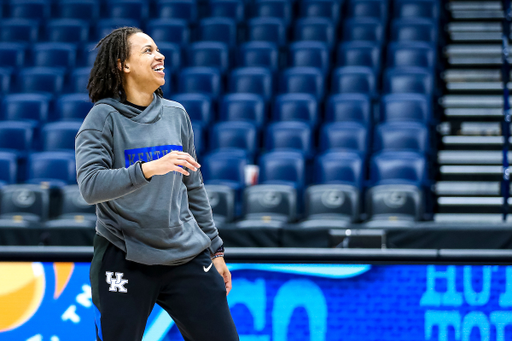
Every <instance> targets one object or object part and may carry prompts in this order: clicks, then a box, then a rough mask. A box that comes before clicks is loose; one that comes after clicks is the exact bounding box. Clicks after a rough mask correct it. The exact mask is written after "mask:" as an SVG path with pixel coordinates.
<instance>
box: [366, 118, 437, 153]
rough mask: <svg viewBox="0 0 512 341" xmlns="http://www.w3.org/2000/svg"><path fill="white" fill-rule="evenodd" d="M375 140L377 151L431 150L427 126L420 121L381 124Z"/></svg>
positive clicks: (419, 151)
mask: <svg viewBox="0 0 512 341" xmlns="http://www.w3.org/2000/svg"><path fill="white" fill-rule="evenodd" d="M373 141H374V142H373V146H374V150H375V151H377V152H393V151H412V152H417V153H423V154H427V153H428V152H429V151H430V136H429V132H428V129H427V126H426V125H424V124H422V123H419V122H388V123H382V124H379V125H378V126H377V128H376V129H375V137H374V140H373Z"/></svg>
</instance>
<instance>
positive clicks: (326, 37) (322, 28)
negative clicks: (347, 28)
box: [294, 18, 336, 48]
mask: <svg viewBox="0 0 512 341" xmlns="http://www.w3.org/2000/svg"><path fill="white" fill-rule="evenodd" d="M294 37H295V40H302V41H321V42H324V43H325V44H327V46H328V47H329V48H332V47H333V46H334V43H335V42H336V29H335V27H334V24H333V23H332V21H331V20H330V19H326V18H302V19H297V22H296V23H295V29H294Z"/></svg>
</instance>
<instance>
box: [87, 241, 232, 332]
mask: <svg viewBox="0 0 512 341" xmlns="http://www.w3.org/2000/svg"><path fill="white" fill-rule="evenodd" d="M211 263H212V261H211V259H210V255H209V252H208V250H205V251H204V252H203V253H201V254H199V255H198V256H197V257H195V258H194V259H193V260H191V261H190V262H188V263H186V264H183V265H179V266H164V265H144V264H139V263H135V262H131V261H127V260H126V259H125V253H124V252H123V251H122V250H120V249H118V248H117V247H115V246H114V245H113V244H111V243H110V242H109V241H107V240H106V239H105V238H103V237H101V236H98V235H96V237H95V239H94V257H93V260H92V263H91V273H90V276H91V287H92V299H93V303H94V305H95V306H96V308H97V312H96V339H97V340H102V341H119V340H123V341H132V340H133V341H140V340H142V336H143V334H144V328H145V327H146V322H147V319H148V317H149V314H150V313H151V311H152V309H153V306H154V305H155V303H158V304H159V305H160V306H161V307H162V308H163V309H165V310H166V311H167V312H168V313H169V315H170V316H171V317H172V319H173V320H174V322H175V323H176V325H177V327H178V328H179V330H180V332H181V334H182V335H183V338H184V339H185V340H186V341H217V340H218V341H238V340H239V338H238V334H237V331H236V327H235V324H234V323H233V319H232V317H231V313H230V311H229V307H228V303H227V299H226V288H225V286H224V280H223V278H222V276H220V275H219V273H218V272H217V270H216V269H215V266H213V265H212V266H211V267H210V268H209V266H210V264H211ZM206 270H208V271H206Z"/></svg>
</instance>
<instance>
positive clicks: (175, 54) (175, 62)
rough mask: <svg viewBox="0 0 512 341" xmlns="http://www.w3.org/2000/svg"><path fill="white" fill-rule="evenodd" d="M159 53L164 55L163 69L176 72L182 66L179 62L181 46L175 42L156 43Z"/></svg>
mask: <svg viewBox="0 0 512 341" xmlns="http://www.w3.org/2000/svg"><path fill="white" fill-rule="evenodd" d="M156 45H157V46H158V49H159V50H160V53H161V54H163V55H164V57H165V70H167V71H166V74H167V73H168V72H171V73H173V74H174V73H176V72H177V71H178V70H179V69H180V68H181V66H182V63H181V48H180V46H179V45H178V44H175V43H166V42H161V43H156Z"/></svg>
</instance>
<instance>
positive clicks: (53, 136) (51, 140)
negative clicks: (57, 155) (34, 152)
mask: <svg viewBox="0 0 512 341" xmlns="http://www.w3.org/2000/svg"><path fill="white" fill-rule="evenodd" d="M81 126H82V122H69V121H65V122H52V123H47V124H45V125H44V126H43V128H42V129H41V133H42V142H43V150H44V151H47V152H52V151H72V152H74V151H75V136H76V134H77V133H78V130H79V129H80V127H81Z"/></svg>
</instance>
